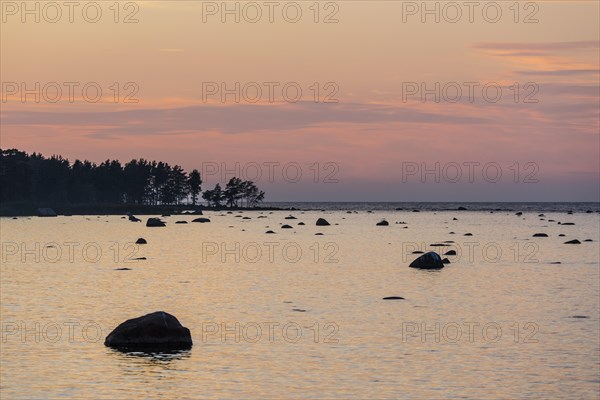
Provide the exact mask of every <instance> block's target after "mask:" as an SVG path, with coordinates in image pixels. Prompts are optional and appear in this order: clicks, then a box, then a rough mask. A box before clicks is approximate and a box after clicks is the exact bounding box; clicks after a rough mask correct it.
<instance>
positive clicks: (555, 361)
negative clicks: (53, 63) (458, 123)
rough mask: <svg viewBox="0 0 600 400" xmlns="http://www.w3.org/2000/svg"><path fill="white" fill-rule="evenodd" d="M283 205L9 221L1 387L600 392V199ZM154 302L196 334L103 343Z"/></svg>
mask: <svg viewBox="0 0 600 400" xmlns="http://www.w3.org/2000/svg"><path fill="white" fill-rule="evenodd" d="M265 206H274V207H278V208H284V210H277V211H268V210H261V211H258V210H244V211H230V212H228V211H227V210H224V211H205V212H204V215H203V216H202V217H204V218H208V219H210V222H208V223H198V222H192V221H193V220H194V219H195V218H197V217H198V216H197V215H170V216H154V217H159V218H161V219H162V220H163V221H165V222H166V226H165V227H146V226H145V221H146V219H147V218H148V217H150V216H138V217H140V218H141V219H142V221H143V222H137V223H136V222H130V221H129V220H128V219H127V218H125V217H124V216H121V215H85V216H81V215H73V216H58V217H55V218H40V217H18V218H12V217H5V218H1V219H0V236H1V243H2V260H1V265H0V300H1V301H0V319H1V326H2V331H1V335H2V336H1V340H0V397H1V398H2V399H133V398H143V399H239V398H243V399H330V398H344V399H367V398H374V399H400V398H402V399H404V398H406V399H521V398H525V399H597V398H598V397H599V396H600V320H599V315H600V245H599V243H600V205H599V204H598V203H274V204H265ZM319 218H323V219H325V220H326V221H328V222H329V224H330V225H328V226H317V225H316V221H317V220H318V219H319ZM384 220H385V221H387V222H388V225H378V223H379V222H381V221H384ZM183 221H185V222H186V223H183ZM286 225H287V226H286ZM268 231H272V232H273V233H267V232H268ZM536 234H537V235H536ZM540 234H544V235H540ZM138 238H144V239H145V240H146V241H147V244H136V243H135V242H136V241H137V239H138ZM573 240H577V241H578V243H576V244H568V243H567V242H569V241H573ZM429 251H434V252H437V253H438V254H440V255H441V257H443V258H447V259H448V260H447V261H449V263H447V264H445V267H444V268H443V269H439V270H420V269H415V268H410V267H409V265H410V264H411V262H412V261H413V260H415V259H416V258H417V257H419V256H420V255H421V253H419V252H429ZM154 311H164V312H167V313H170V314H172V315H173V316H175V317H176V318H177V319H178V320H179V321H180V322H181V324H182V325H184V326H185V327H187V328H189V329H190V331H191V334H192V339H193V342H194V344H193V346H192V348H191V349H189V350H185V351H171V352H164V351H163V352H161V351H145V352H141V351H121V350H116V349H112V348H109V347H106V346H105V345H104V339H105V337H106V336H107V335H108V334H109V333H110V332H111V331H112V330H113V329H114V328H115V327H116V326H118V325H119V324H120V323H122V322H123V321H125V320H127V319H130V318H135V317H138V316H142V315H145V314H148V313H151V312H154Z"/></svg>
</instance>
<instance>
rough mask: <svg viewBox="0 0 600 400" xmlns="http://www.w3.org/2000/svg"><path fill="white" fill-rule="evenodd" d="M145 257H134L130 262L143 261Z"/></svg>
mask: <svg viewBox="0 0 600 400" xmlns="http://www.w3.org/2000/svg"><path fill="white" fill-rule="evenodd" d="M145 259H146V257H136V258H132V260H145Z"/></svg>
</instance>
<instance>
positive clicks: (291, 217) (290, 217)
mask: <svg viewBox="0 0 600 400" xmlns="http://www.w3.org/2000/svg"><path fill="white" fill-rule="evenodd" d="M285 219H297V218H296V217H294V216H293V215H289V216H287V217H285Z"/></svg>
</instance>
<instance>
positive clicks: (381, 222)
mask: <svg viewBox="0 0 600 400" xmlns="http://www.w3.org/2000/svg"><path fill="white" fill-rule="evenodd" d="M389 224H390V223H389V222H387V221H386V220H385V219H383V220H381V221H379V222H378V223H377V224H376V226H388V225H389Z"/></svg>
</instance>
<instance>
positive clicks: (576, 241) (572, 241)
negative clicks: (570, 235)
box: [565, 239, 581, 244]
mask: <svg viewBox="0 0 600 400" xmlns="http://www.w3.org/2000/svg"><path fill="white" fill-rule="evenodd" d="M565 244H581V242H580V241H579V240H577V239H573V240H569V241H568V242H565Z"/></svg>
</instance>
